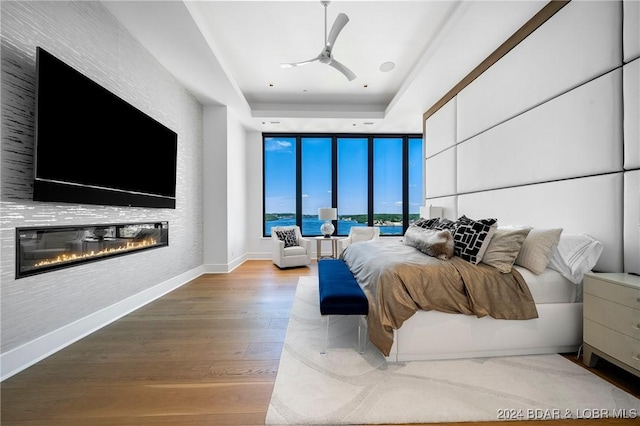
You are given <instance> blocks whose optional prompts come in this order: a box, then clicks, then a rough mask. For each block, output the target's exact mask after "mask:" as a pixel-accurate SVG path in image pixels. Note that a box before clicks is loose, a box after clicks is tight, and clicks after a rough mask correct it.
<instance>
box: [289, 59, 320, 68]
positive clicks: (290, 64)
mask: <svg viewBox="0 0 640 426" xmlns="http://www.w3.org/2000/svg"><path fill="white" fill-rule="evenodd" d="M318 59H320V56H316V57H315V58H313V59H309V60H308V61H302V62H292V63H288V64H280V67H281V68H293V67H299V66H301V65H307V64H310V63H311V62H315V61H317V60H318Z"/></svg>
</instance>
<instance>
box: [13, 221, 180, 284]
mask: <svg viewBox="0 0 640 426" xmlns="http://www.w3.org/2000/svg"><path fill="white" fill-rule="evenodd" d="M168 245H169V223H168V222H147V223H123V224H110V225H77V226H64V227H60V226H51V227H39V228H38V227H33V228H16V278H24V277H27V276H30V275H35V274H40V273H43V272H49V271H53V270H56V269H62V268H68V267H71V266H76V265H79V264H83V263H87V262H94V261H98V260H103V259H106V258H109V257H113V256H122V255H125V254H130V253H135V252H138V251H141V250H148V249H153V248H158V247H163V246H168Z"/></svg>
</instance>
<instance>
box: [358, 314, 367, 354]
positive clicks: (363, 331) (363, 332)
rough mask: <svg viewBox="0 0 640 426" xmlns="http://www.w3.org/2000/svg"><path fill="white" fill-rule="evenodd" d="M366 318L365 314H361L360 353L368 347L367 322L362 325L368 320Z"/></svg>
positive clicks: (359, 324) (359, 320) (359, 321)
mask: <svg viewBox="0 0 640 426" xmlns="http://www.w3.org/2000/svg"><path fill="white" fill-rule="evenodd" d="M365 318H366V317H365V316H361V317H359V318H358V353H364V350H365V348H366V347H367V327H366V323H365V327H362V323H363V322H364V321H366V320H365Z"/></svg>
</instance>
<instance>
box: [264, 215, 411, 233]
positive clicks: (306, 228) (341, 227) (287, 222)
mask: <svg viewBox="0 0 640 426" xmlns="http://www.w3.org/2000/svg"><path fill="white" fill-rule="evenodd" d="M323 223H324V221H323V220H319V219H306V218H305V219H303V221H302V233H303V234H305V235H309V236H314V235H322V234H321V233H320V227H321V226H322V224H323ZM295 224H296V220H295V219H293V218H292V219H278V220H271V221H267V222H266V233H267V235H271V227H273V226H291V225H295ZM352 226H367V225H366V224H364V223H357V222H353V221H351V220H339V221H338V229H337V232H334V235H335V234H337V235H340V236H345V237H346V236H347V235H349V229H350V228H351V227H352ZM380 234H381V235H402V226H380Z"/></svg>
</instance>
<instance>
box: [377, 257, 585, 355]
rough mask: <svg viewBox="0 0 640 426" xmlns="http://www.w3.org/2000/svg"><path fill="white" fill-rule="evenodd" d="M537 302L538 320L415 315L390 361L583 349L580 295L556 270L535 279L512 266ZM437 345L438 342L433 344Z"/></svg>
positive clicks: (398, 338) (396, 335) (401, 331)
mask: <svg viewBox="0 0 640 426" xmlns="http://www.w3.org/2000/svg"><path fill="white" fill-rule="evenodd" d="M515 268H516V269H517V270H518V272H520V273H521V274H522V276H523V278H525V281H527V284H528V285H529V289H530V290H531V294H532V296H533V298H534V300H535V301H536V309H537V310H538V318H536V319H531V320H525V321H518V320H496V319H493V318H491V317H483V318H476V317H474V316H469V315H460V314H448V313H443V312H436V311H418V312H416V314H415V315H414V316H413V317H411V318H410V319H409V320H407V321H406V322H405V323H404V324H403V325H402V327H401V328H400V329H398V330H395V332H394V345H393V347H392V348H391V353H390V354H389V356H388V357H387V360H389V361H414V360H430V359H456V358H476V357H489V356H498V355H500V356H505V355H526V354H543V353H567V352H573V351H576V350H577V349H578V347H579V346H580V345H581V344H582V302H581V300H580V299H579V298H580V296H581V294H582V288H581V286H578V285H576V284H574V283H572V282H570V281H569V280H567V279H566V278H563V277H562V276H561V275H560V274H559V273H558V272H557V271H554V270H552V269H547V270H545V272H544V273H543V274H542V275H534V274H532V273H531V272H528V271H527V270H526V269H525V268H522V267H519V266H516V267H515ZM434 342H437V343H434Z"/></svg>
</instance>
